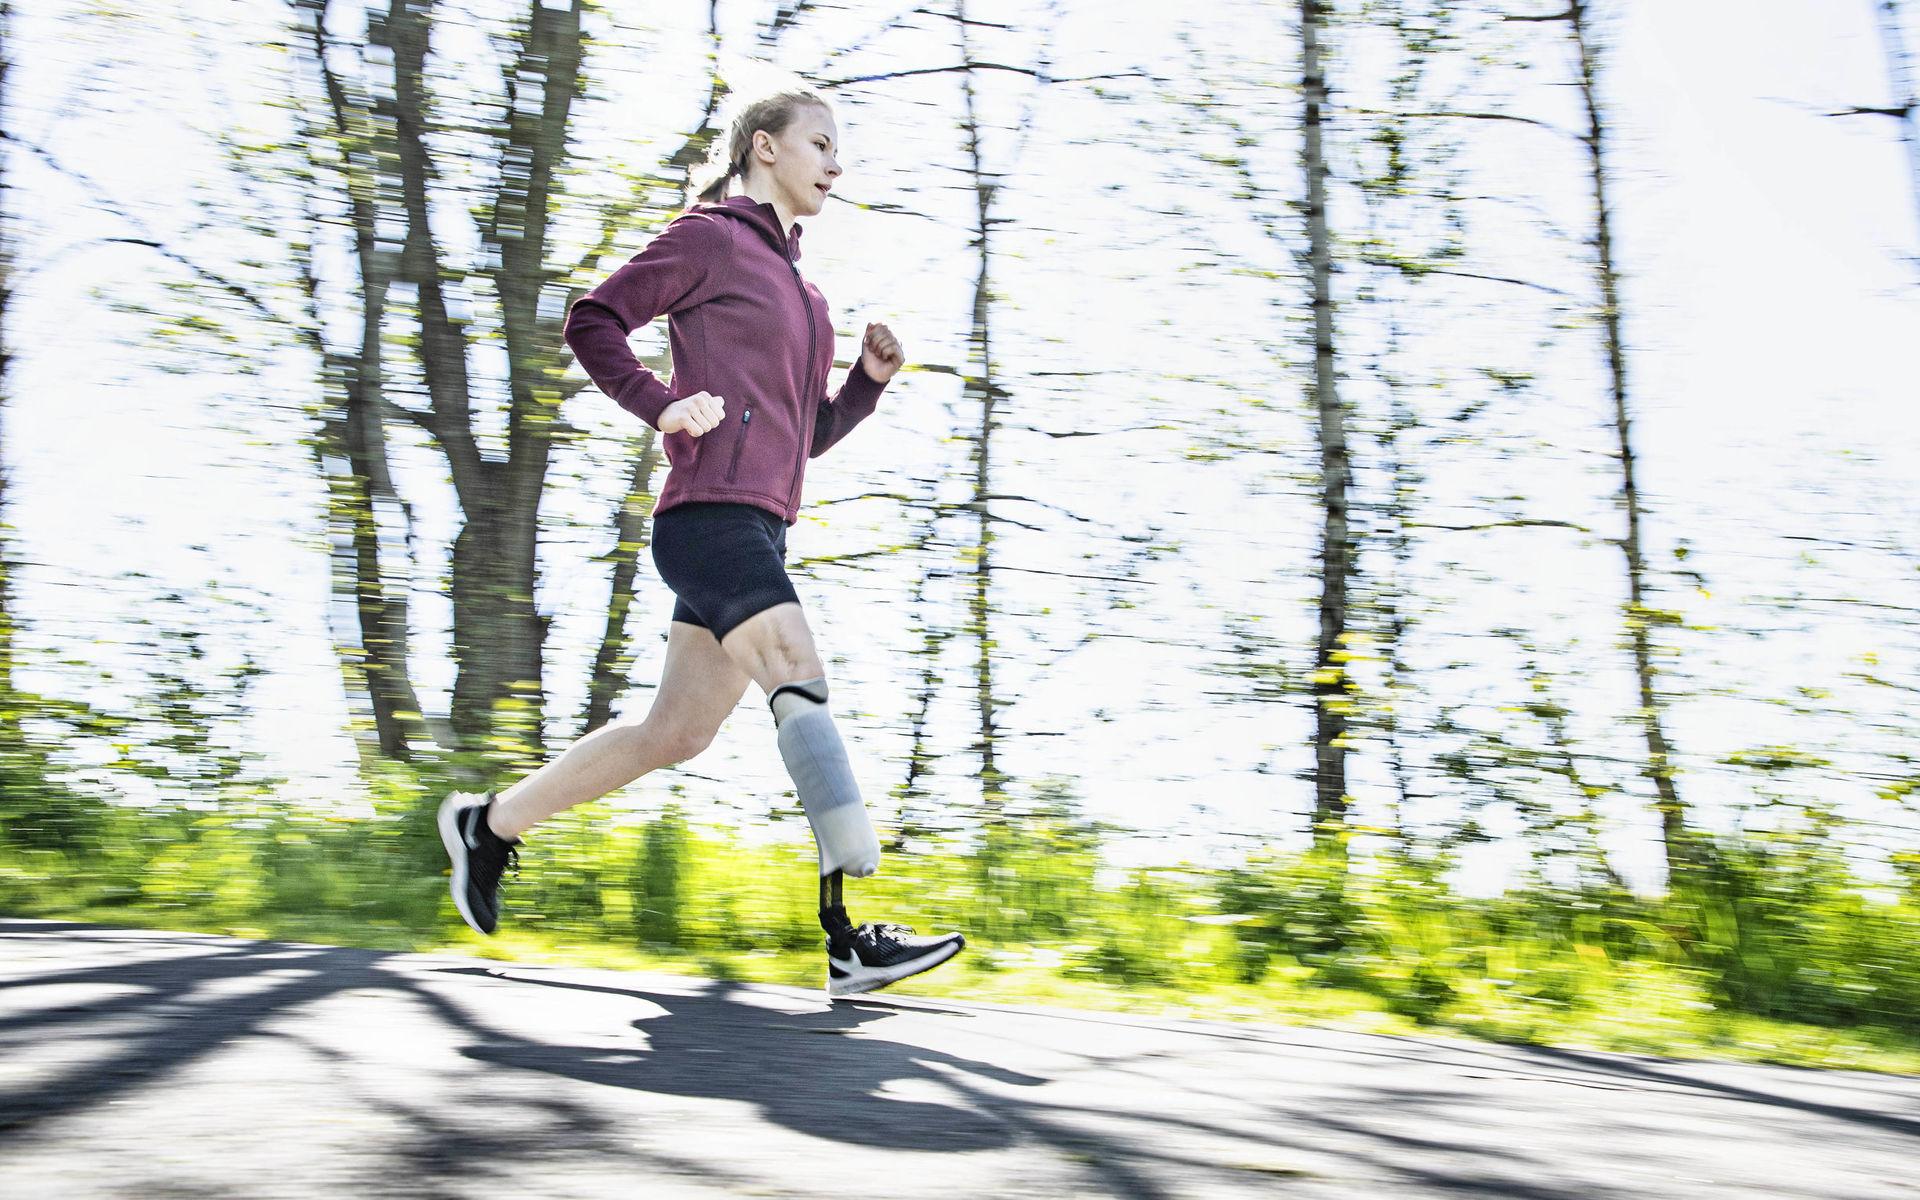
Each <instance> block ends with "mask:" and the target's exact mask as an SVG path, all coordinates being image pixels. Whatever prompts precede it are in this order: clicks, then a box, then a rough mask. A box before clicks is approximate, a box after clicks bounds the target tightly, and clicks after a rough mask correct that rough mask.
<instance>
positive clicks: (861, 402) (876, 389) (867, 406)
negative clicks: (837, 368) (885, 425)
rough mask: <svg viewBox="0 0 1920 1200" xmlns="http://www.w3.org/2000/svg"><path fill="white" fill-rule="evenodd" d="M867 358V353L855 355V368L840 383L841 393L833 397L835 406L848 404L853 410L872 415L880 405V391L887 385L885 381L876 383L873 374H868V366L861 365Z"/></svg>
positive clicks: (864, 415) (861, 414) (862, 414)
mask: <svg viewBox="0 0 1920 1200" xmlns="http://www.w3.org/2000/svg"><path fill="white" fill-rule="evenodd" d="M865 358H866V355H865V354H856V355H854V356H853V369H852V370H850V371H848V372H847V377H846V379H845V380H844V381H843V382H842V383H841V384H840V391H839V393H838V394H837V395H835V396H834V398H833V404H834V407H835V408H838V407H840V406H842V405H847V406H850V407H851V408H852V410H853V412H857V413H858V414H859V415H860V416H863V417H866V416H871V415H872V414H873V410H874V409H875V408H878V407H879V405H880V393H881V392H883V391H885V390H886V386H887V385H886V384H884V383H875V382H874V380H873V376H871V375H869V374H867V369H866V367H864V366H863V365H861V364H862V361H863V360H864V359H865ZM849 415H852V413H849Z"/></svg>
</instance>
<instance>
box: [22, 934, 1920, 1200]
mask: <svg viewBox="0 0 1920 1200" xmlns="http://www.w3.org/2000/svg"><path fill="white" fill-rule="evenodd" d="M882 995H883V996H884V994H882ZM0 1195H4V1196H10V1197H22V1198H25V1197H35V1198H37V1197H94V1196H113V1197H123V1196H126V1197H171V1196H193V1197H221V1196H235V1197H250V1198H251V1197H281V1196H290V1197H309V1196H326V1197H330V1198H339V1197H357V1196H405V1197H443V1196H448V1197H451V1196H460V1197H465V1196H481V1195H487V1196H501V1195H504V1196H556V1197H561V1196H566V1197H571V1196H595V1197H598V1196H621V1197H626V1196H647V1197H660V1196H669V1197H670V1196H720V1195H742V1196H863V1197H895V1196H899V1197H918V1196H929V1197H934V1196H937V1197H942V1198H947V1197H993V1196H1009V1197H1012V1196H1046V1197H1074V1196H1140V1197H1209V1198H1211V1197H1239V1196H1262V1197H1294V1196H1297V1197H1344V1198H1351V1197H1362V1196H1365V1197H1372V1196H1462V1195H1464V1196H1513V1197H1537V1198H1541V1200H1547V1198H1553V1200H1561V1198H1566V1200H1572V1198H1575V1197H1578V1198H1580V1200H1608V1198H1612V1197H1661V1198H1667V1197H1704V1196H1714V1197H1734V1196H1739V1197H1758V1196H1780V1197H1819V1198H1821V1200H1830V1198H1835V1197H1881V1196H1886V1197H1892V1196H1905V1197H1912V1196H1917V1195H1920V1080H1915V1079H1911V1078H1903V1077H1897V1076H1883V1075H1874V1074H1870V1073H1864V1072H1841V1071H1804V1070H1794V1069H1790V1068H1778V1067H1756V1066H1746V1065H1733V1064H1722V1063H1697V1062H1674V1061H1669V1060H1665V1059H1657V1058H1650V1057H1639V1056H1631V1055H1619V1054H1600V1053H1592V1052H1585V1051H1574V1050H1555V1049H1542V1048H1519V1047H1507V1046H1494V1045H1482V1044H1469V1043H1460V1042H1454V1041H1443V1040H1431V1039H1420V1038H1403V1037H1381V1036H1371V1035H1359V1034H1348V1033H1340V1032H1334V1031H1326V1030H1314V1029H1299V1028H1279V1027H1271V1026H1259V1025H1240V1024H1224V1023H1210V1022H1181V1021H1166V1020H1160V1019H1149V1018H1133V1017H1128V1016H1124V1015H1121V1016H1115V1015H1107V1014H1091V1013H1076V1012H1069V1011H1063V1010H1039V1009H1021V1008H1011V1007H1005V1006H997V1005H973V1004H955V1003H950V1002H945V1001H938V1002H936V1001H926V1000H918V999H901V998H885V999H883V998H880V997H875V998H872V999H861V1000H857V1001H855V1002H845V1001H842V1002H840V1003H837V1004H831V1005H830V1004H828V1003H827V1002H826V1001H825V998H824V996H823V995H822V993H820V992H817V991H810V990H805V989H797V988H780V987H764V986H759V985H743V984H734V983H725V982H718V981H713V980H705V979H695V978H687V977H681V976H668V975H651V974H632V973H625V972H617V971H603V970H585V969H572V968H559V967H538V966H522V965H517V964H499V963H493V962H488V961H485V960H480V959H470V958H463V957H457V956H452V955H435V954H395V953H386V952H381V951H374V950H355V949H343V948H339V947H333V946H317V945H302V944H294V943H285V942H250V941H242V940H237V939H232V938H222V937H211V936H206V935H201V934H186V933H164V932H153V931H145V930H130V929H112V928H106V927H101V926H92V925H77V924H68V923H60V922H41V921H21V920H0Z"/></svg>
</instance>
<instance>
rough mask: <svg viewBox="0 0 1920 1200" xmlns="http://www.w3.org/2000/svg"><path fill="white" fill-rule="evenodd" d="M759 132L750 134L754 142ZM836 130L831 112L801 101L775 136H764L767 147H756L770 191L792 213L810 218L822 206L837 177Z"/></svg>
mask: <svg viewBox="0 0 1920 1200" xmlns="http://www.w3.org/2000/svg"><path fill="white" fill-rule="evenodd" d="M764 132H765V131H764V130H762V131H760V133H764ZM760 133H756V134H754V140H755V142H756V143H759V142H760ZM838 133H839V131H838V130H836V129H835V128H834V126H833V114H831V113H829V112H828V111H827V110H826V109H824V108H821V107H819V106H818V105H813V104H804V105H801V106H800V109H799V111H797V112H795V113H794V115H793V120H792V121H791V122H789V123H788V125H787V127H786V128H785V129H783V130H781V131H780V133H779V134H778V135H774V134H768V135H767V136H768V138H769V139H771V141H772V145H771V146H770V147H766V148H759V146H756V157H757V158H759V160H760V167H761V169H762V170H764V171H767V172H769V173H770V174H771V176H772V179H773V188H774V191H775V192H776V193H779V194H781V195H782V196H783V197H784V198H785V200H786V202H787V208H788V209H789V210H790V211H791V212H792V213H793V215H794V216H796V217H803V216H807V217H810V216H813V215H815V214H817V213H818V212H819V211H820V210H821V209H822V208H825V207H826V204H827V192H828V190H829V189H831V188H832V187H833V182H834V180H835V179H838V178H839V177H840V160H839V159H838V158H837V157H835V152H836V151H837V150H838V149H839V145H840V143H839V140H838ZM768 150H771V151H772V157H773V162H772V163H768V162H767V161H766V156H767V153H768Z"/></svg>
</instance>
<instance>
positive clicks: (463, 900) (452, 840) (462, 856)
mask: <svg viewBox="0 0 1920 1200" xmlns="http://www.w3.org/2000/svg"><path fill="white" fill-rule="evenodd" d="M473 799H474V797H472V796H469V795H467V794H466V793H464V792H454V793H453V794H452V795H450V796H448V797H447V798H446V799H445V800H442V801H441V802H440V817H439V821H440V842H441V844H442V845H444V846H445V847H446V848H447V858H448V859H449V860H450V861H451V862H452V863H453V879H452V880H451V882H450V884H449V886H450V887H451V889H452V891H453V906H454V907H455V908H457V909H459V910H460V919H461V920H463V921H465V922H466V923H467V925H468V927H469V928H471V929H472V930H473V931H474V932H475V933H478V934H481V935H483V936H485V935H486V933H487V931H486V930H484V929H482V928H480V922H479V921H477V920H475V919H474V916H473V910H472V909H471V908H469V907H468V906H467V840H466V839H465V838H463V837H461V836H460V825H459V818H460V811H461V810H462V809H464V808H466V807H467V806H468V804H467V802H468V801H471V800H473Z"/></svg>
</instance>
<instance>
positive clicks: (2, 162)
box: [0, 0, 20, 758]
mask: <svg viewBox="0 0 1920 1200" xmlns="http://www.w3.org/2000/svg"><path fill="white" fill-rule="evenodd" d="M12 59H13V4H12V3H11V0H0V141H6V140H7V138H8V134H9V132H10V130H9V126H10V125H11V121H10V120H9V119H8V118H9V115H10V112H11V109H10V107H9V101H10V99H11V96H12V93H11V92H10V91H9V90H8V86H9V85H8V81H7V71H8V68H9V65H10V64H11V62H12ZM4 151H5V152H4V153H0V758H10V757H11V756H13V755H14V754H15V753H16V752H17V751H18V750H19V748H20V711H19V704H18V702H17V701H16V700H15V695H14V690H13V677H14V671H13V657H14V640H13V620H14V617H13V606H14V598H13V536H12V534H13V531H12V528H11V527H10V526H9V525H8V524H7V505H8V496H7V461H8V459H7V456H8V447H7V441H6V416H7V398H8V396H9V394H10V392H11V391H12V386H13V370H12V367H13V352H12V351H13V340H12V337H11V333H12V330H11V328H10V327H9V326H8V324H7V307H8V305H9V303H10V302H11V301H12V299H13V224H12V222H13V194H12V192H11V191H9V190H8V188H9V184H8V179H7V169H8V167H9V165H10V163H9V160H10V159H11V158H12V156H13V154H12V147H11V145H9V146H7V147H5V148H4Z"/></svg>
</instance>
